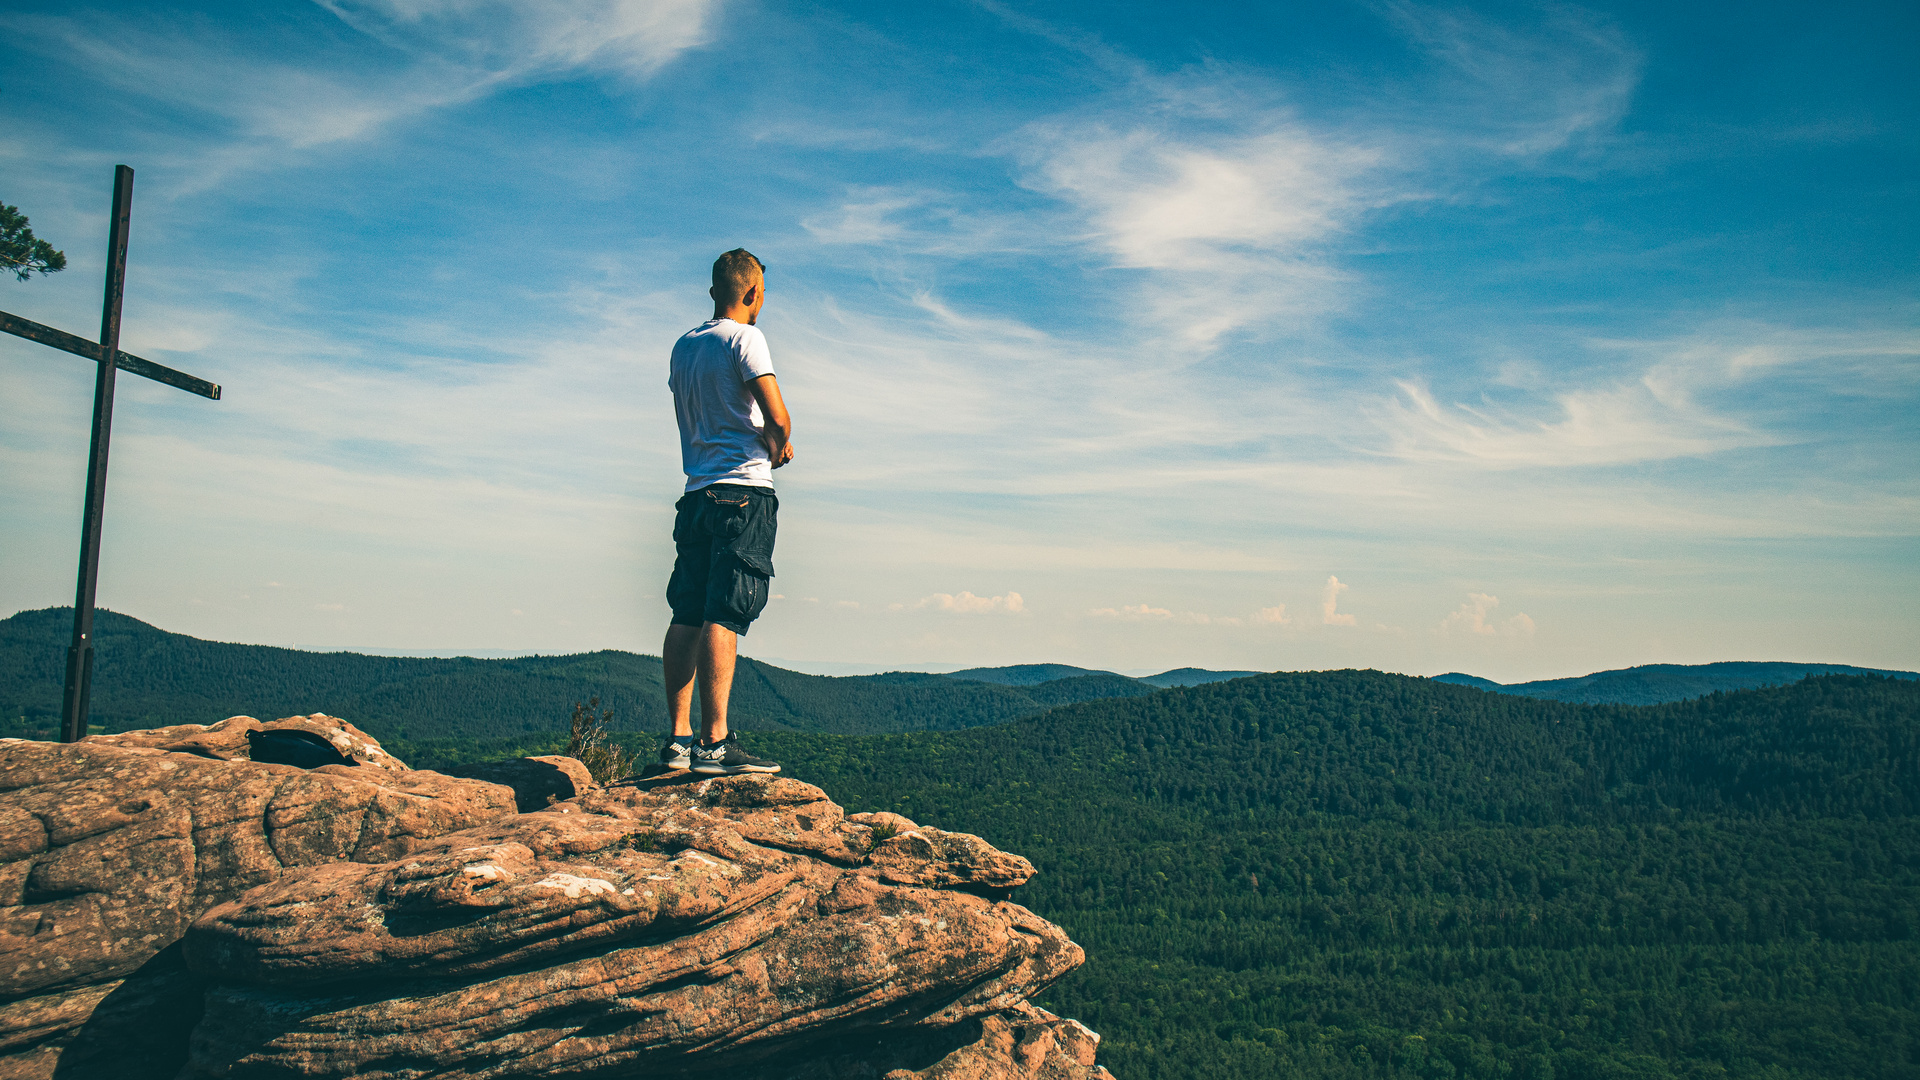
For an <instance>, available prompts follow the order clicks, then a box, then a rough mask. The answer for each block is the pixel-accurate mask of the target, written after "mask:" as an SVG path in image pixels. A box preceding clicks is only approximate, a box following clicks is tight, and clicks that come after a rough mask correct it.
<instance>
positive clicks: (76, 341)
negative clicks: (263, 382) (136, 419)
mask: <svg viewBox="0 0 1920 1080" xmlns="http://www.w3.org/2000/svg"><path fill="white" fill-rule="evenodd" d="M0 330H4V331H6V332H7V333H9V334H12V335H14V336H15V337H23V338H26V339H27V340H28V341H37V342H39V343H40V344H42V345H51V346H53V347H54V348H56V349H61V350H63V351H66V352H70V353H72V354H74V355H75V356H84V357H86V358H87V359H89V360H92V361H93V362H94V363H99V362H100V357H101V356H103V355H104V354H105V353H106V349H105V348H103V347H102V346H101V345H100V344H99V343H97V342H92V341H88V340H87V339H86V338H83V337H75V336H73V335H72V334H69V333H67V332H66V331H65V330H55V329H54V328H53V327H51V326H47V325H45V324H43V323H37V322H34V321H33V320H32V319H23V318H21V317H20V316H18V315H9V314H7V313H6V312H4V311H0ZM113 366H114V367H117V368H119V369H120V370H121V371H131V372H132V373H134V374H135V375H139V376H142V377H144V378H148V379H152V380H153V381H154V382H163V383H166V384H167V385H168V386H177V387H179V388H180V389H182V390H185V391H186V392H187V393H189V394H199V395H200V396H201V397H203V398H212V399H213V400H215V401H219V400H220V384H219V383H210V382H208V381H207V380H205V379H200V378H195V377H194V376H192V375H189V374H187V373H186V372H184V371H175V370H173V369H172V368H170V367H168V366H166V365H165V364H156V363H154V362H153V361H151V360H143V359H141V358H140V357H138V356H135V355H133V354H132V353H130V352H121V351H120V350H119V349H115V350H114V351H113Z"/></svg>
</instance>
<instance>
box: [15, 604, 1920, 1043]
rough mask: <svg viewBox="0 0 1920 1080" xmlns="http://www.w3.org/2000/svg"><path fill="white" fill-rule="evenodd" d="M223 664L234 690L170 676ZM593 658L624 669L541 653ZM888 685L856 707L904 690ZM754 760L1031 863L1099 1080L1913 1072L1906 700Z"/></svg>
mask: <svg viewBox="0 0 1920 1080" xmlns="http://www.w3.org/2000/svg"><path fill="white" fill-rule="evenodd" d="M28 614H32V613H28ZM19 618H20V617H18V616H16V619H14V620H6V621H5V622H4V623H0V628H4V627H9V626H12V625H14V624H15V623H16V622H17V621H18V620H19ZM110 622H111V620H103V623H102V627H103V630H104V629H108V628H109V623H110ZM128 623H133V620H125V621H124V622H120V623H113V624H112V626H111V629H112V631H113V632H116V633H118V632H125V633H128V634H129V635H130V638H129V640H128V641H126V642H122V643H121V644H120V645H119V646H118V647H119V648H120V649H121V653H120V659H119V660H117V661H116V666H120V665H122V664H129V661H130V660H131V656H130V653H131V652H133V651H135V650H131V649H129V648H128V645H129V644H139V643H141V642H144V643H146V644H147V645H151V646H153V648H152V650H150V651H148V652H143V653H141V657H142V658H141V659H140V661H139V662H138V663H132V664H129V666H131V667H132V668H134V669H135V670H138V671H139V672H141V673H142V674H141V675H140V677H139V679H138V680H135V679H131V678H130V679H129V680H128V681H127V682H126V683H125V684H122V685H121V686H119V688H118V689H116V690H115V691H114V692H115V693H126V694H128V695H130V696H129V697H127V698H125V699H124V700H125V701H126V702H129V703H134V704H138V703H141V702H158V703H165V702H169V701H175V702H177V701H178V700H180V699H177V698H170V697H169V696H168V695H172V694H187V693H189V692H193V693H204V692H205V691H206V689H207V687H208V686H209V685H210V684H209V683H208V682H207V680H209V679H215V678H218V679H241V680H242V683H238V684H230V685H246V686H249V687H253V688H254V690H255V691H256V692H259V693H262V694H266V693H269V692H274V687H275V686H276V685H278V686H280V687H281V689H282V690H284V688H285V687H287V686H294V687H301V688H304V689H303V691H302V692H309V691H316V690H323V689H324V684H322V683H320V682H316V681H314V680H319V679H321V678H322V677H323V676H322V675H318V674H314V672H323V673H324V672H325V671H326V670H329V669H327V668H325V666H324V665H317V666H315V665H316V662H315V661H314V660H313V659H312V658H313V657H315V654H306V653H294V652H292V651H290V650H264V649H256V648H255V647H246V646H223V647H221V648H224V649H230V650H245V651H244V652H233V653H220V652H196V651H194V650H196V649H198V648H199V646H210V645H211V644H212V643H204V642H201V643H195V642H194V639H191V638H180V637H179V636H178V635H162V637H161V638H160V639H157V640H156V639H149V638H147V637H144V636H143V635H144V633H145V631H143V630H141V629H140V628H141V627H144V624H137V623H135V624H134V625H133V626H132V627H128V626H127V624H128ZM146 630H151V628H146ZM12 633H13V632H12V631H11V630H9V631H7V632H6V633H0V678H7V679H15V682H14V683H3V682H0V689H6V688H7V687H13V688H15V689H13V690H8V692H9V693H17V692H18V689H17V688H18V687H19V686H22V685H30V686H40V685H43V684H44V683H45V682H46V681H47V677H46V676H45V674H44V673H42V674H41V675H39V676H35V677H34V678H32V679H27V680H25V681H24V682H22V681H21V680H20V679H19V677H18V674H17V673H13V674H9V673H8V672H9V671H10V670H11V667H12V665H15V664H17V663H19V662H20V657H21V656H22V655H24V654H21V653H9V652H7V651H6V650H8V649H12V648H15V647H20V648H26V647H27V646H25V645H20V644H19V643H20V640H21V638H20V635H18V634H14V635H13V636H11V637H9V636H7V635H8V634H12ZM153 633H154V634H160V633H161V632H159V631H153ZM27 636H29V637H31V636H34V635H27ZM56 636H57V635H56ZM174 639H178V640H174ZM9 642H12V644H9ZM32 648H33V649H34V650H38V651H44V650H43V648H42V646H41V645H33V646H32ZM105 648H106V643H104V642H103V654H104V650H105ZM176 649H178V650H185V651H182V652H176V651H172V650H176ZM274 656H285V657H288V658H290V659H291V662H292V664H291V666H290V667H289V668H288V670H286V671H284V672H280V673H278V674H276V671H275V669H274V665H273V663H272V662H271V661H272V658H273V657H274ZM243 657H250V658H252V659H250V660H247V661H246V663H248V664H254V665H256V666H254V667H244V668H235V669H233V670H218V669H213V668H206V667H203V668H201V669H195V668H194V667H193V665H194V664H202V665H209V664H213V663H215V662H216V661H217V662H218V663H228V662H238V659H237V658H243ZM618 657H630V658H631V660H643V659H647V658H637V657H631V654H593V655H592V656H589V657H571V658H559V660H564V661H567V662H568V663H582V664H585V663H590V662H605V663H608V664H611V663H612V662H613V661H612V659H610V658H618ZM36 662H38V661H36ZM342 662H351V663H353V664H360V663H362V662H365V663H372V664H380V663H384V662H386V658H379V657H354V658H351V660H350V661H342ZM423 663H429V662H423ZM430 663H434V664H442V665H448V666H447V667H444V668H438V669H434V670H435V674H433V675H432V676H430V678H433V679H443V680H446V681H445V682H444V683H443V684H433V685H444V686H452V687H468V688H469V689H464V690H462V693H468V692H472V693H475V695H476V696H475V697H473V698H465V699H461V700H462V702H463V707H472V708H474V709H476V711H483V710H484V709H485V708H486V707H487V706H486V704H485V702H484V700H483V699H481V698H480V697H479V696H478V690H477V689H474V688H476V687H477V688H484V687H485V686H487V685H490V684H486V683H484V682H483V683H478V684H471V683H463V682H461V679H462V678H463V677H464V673H466V672H467V671H469V670H470V669H469V668H466V667H463V666H462V665H472V664H476V663H482V662H478V661H433V662H430ZM656 663H657V662H656ZM141 665H145V666H141ZM343 670H344V669H343ZM396 670H398V669H396ZM408 670H418V669H408ZM491 670H507V669H498V668H496V669H491ZM532 670H534V671H535V673H540V669H537V668H536V669H532ZM771 670H773V671H776V672H777V671H778V670H779V669H771ZM170 671H172V674H171V675H170V674H169V672H170ZM593 671H594V669H591V668H583V669H581V670H580V671H571V672H570V671H566V670H557V671H556V670H551V669H549V670H548V672H547V674H550V675H552V677H553V678H554V680H555V681H554V684H553V686H552V688H551V690H550V692H551V693H553V694H556V695H558V698H559V699H573V700H577V699H579V698H580V697H584V696H585V692H586V691H587V690H588V689H590V687H589V686H586V685H582V681H583V680H581V676H582V675H583V674H592V673H593ZM787 674H789V675H792V674H793V673H787ZM655 677H656V678H657V671H656V675H655ZM798 678H800V679H807V678H811V677H808V676H798ZM890 678H895V677H890V676H879V677H875V678H874V680H872V681H870V682H869V683H866V684H862V685H870V686H873V687H875V688H884V687H886V686H888V685H905V686H907V687H909V688H911V687H913V686H914V685H915V683H914V680H913V679H907V680H905V681H903V682H896V683H893V684H889V683H888V682H887V680H888V679H890ZM914 678H915V679H934V678H938V677H937V676H916V677H914ZM302 679H305V680H309V681H308V682H306V683H302V682H301V680H302ZM568 679H574V680H575V681H573V682H568V681H567V680H568ZM246 680H252V681H246ZM276 680H279V682H278V683H276ZM405 682H406V681H405V680H401V685H404V684H405ZM846 682H852V680H830V681H829V682H828V683H827V685H829V686H831V685H835V684H839V683H846ZM949 682H951V680H949ZM53 684H54V685H55V686H56V687H57V672H55V673H54V675H53ZM433 685H430V686H428V687H426V688H424V689H419V690H417V691H415V692H417V693H418V694H419V695H420V696H421V699H425V698H428V697H430V696H431V693H432V690H433ZM493 685H496V688H497V689H498V691H499V692H500V693H501V694H503V695H512V694H515V693H518V692H522V691H523V690H524V686H525V685H526V683H524V682H522V683H520V684H519V686H520V687H521V690H516V689H514V684H512V683H506V682H503V683H499V684H493ZM960 685H971V686H973V687H975V688H977V689H979V690H981V691H999V690H1010V689H1016V688H1007V687H993V686H989V685H988V684H981V683H974V684H960ZM1042 685H1045V684H1042ZM1028 689H1031V688H1028ZM636 692H637V691H636ZM873 692H874V693H880V692H882V691H881V690H880V689H875V690H874V691H873ZM142 695H146V696H144V697H143V696H142ZM5 700H17V698H6V699H5ZM392 700H400V699H399V698H394V699H392ZM882 700H885V699H882ZM166 707H167V708H176V707H178V706H177V704H169V705H166ZM207 707H209V708H212V713H213V714H221V715H223V714H225V713H226V712H228V711H232V710H231V709H229V708H225V707H218V706H217V703H215V702H213V701H211V700H209V701H208V702H207ZM860 707H861V706H858V705H853V706H849V712H848V713H847V714H846V715H849V716H852V715H857V710H858V708H860ZM260 711H261V712H264V713H266V714H269V715H272V714H274V713H275V712H276V710H274V709H262V710H260ZM333 711H338V712H346V711H347V710H345V709H335V710H333ZM123 715H124V716H128V717H130V716H132V715H133V712H132V711H128V712H126V713H123ZM402 715H404V714H402ZM786 715H799V714H798V713H797V712H796V711H794V710H792V709H791V708H790V709H789V712H788V714H786ZM196 718H197V717H196ZM356 719H357V718H356ZM26 722H27V721H26V718H25V717H24V716H23V715H20V716H17V718H16V723H17V724H20V725H24V724H25V723H26ZM369 726H371V725H369ZM557 727H558V720H556V721H555V722H554V723H553V724H552V725H550V727H549V728H548V729H547V730H545V731H542V730H537V729H535V728H527V729H525V730H519V731H507V732H503V733H494V732H490V731H488V730H486V729H485V728H484V727H482V726H480V725H476V726H475V729H474V730H473V731H472V732H471V733H468V734H459V733H448V729H446V728H441V729H436V730H435V731H433V732H430V733H428V734H429V735H430V736H431V737H427V738H420V737H413V736H412V735H411V733H408V734H399V733H395V734H393V735H392V736H391V737H390V738H389V741H388V746H389V748H390V749H392V750H394V751H395V752H396V753H398V754H399V756H401V757H402V758H403V759H405V760H408V761H410V762H412V763H413V764H414V765H416V766H424V767H435V766H446V765H449V764H452V763H454V762H458V761H464V760H479V759H484V758H490V757H499V756H507V755H511V754H517V753H527V752H551V751H552V750H555V749H557V748H558V746H557V745H556V744H557V743H558V742H559V741H560V740H562V739H563V736H562V735H561V734H560V733H559V732H558V731H557V730H555V729H557ZM482 736H485V737H482ZM624 738H625V740H626V741H627V743H628V745H629V747H630V748H631V749H633V750H634V751H636V752H638V753H639V754H641V755H643V756H644V755H647V754H650V752H651V750H652V749H653V747H652V743H651V739H650V737H649V736H648V735H646V734H632V735H627V736H624ZM753 740H754V748H755V749H756V750H758V751H761V752H765V753H767V754H770V755H771V756H773V757H775V758H777V759H779V760H781V761H782V762H784V763H785V765H786V772H787V774H788V775H791V776H794V777H797V778H799V779H803V780H807V781H810V782H813V783H817V784H820V785H821V786H823V787H824V788H825V789H826V790H827V791H828V793H829V794H831V795H832V796H833V797H834V798H835V799H836V800H838V801H840V802H841V803H843V804H844V805H846V806H848V807H849V808H850V809H892V810H896V811H898V812H901V813H904V814H906V815H908V816H909V817H912V818H914V819H916V820H918V821H920V822H922V823H924V824H929V825H936V826H939V827H942V828H948V829H957V830H961V831H967V832H974V833H978V834H980V835H982V836H985V837H986V838H987V839H988V840H990V841H992V842H993V843H995V844H996V845H998V846H1001V847H1003V848H1006V849H1007V850H1010V851H1016V852H1020V853H1021V854H1024V855H1027V856H1028V857H1030V858H1032V859H1033V860H1034V862H1035V864H1036V865H1037V866H1038V867H1039V870H1040V874H1039V876H1038V877H1036V878H1035V879H1034V881H1033V882H1031V883H1030V884H1029V885H1027V886H1024V887H1023V888H1022V889H1020V890H1019V891H1018V893H1017V894H1016V896H1015V899H1016V900H1017V901H1018V902H1021V903H1024V904H1027V905H1028V906H1030V907H1032V908H1034V909H1035V910H1036V911H1038V912H1040V913H1041V914H1043V915H1045V916H1046V917H1048V918H1051V919H1053V920H1055V921H1057V922H1059V923H1060V924H1061V925H1063V926H1065V927H1066V928H1067V929H1068V931H1069V932H1070V933H1071V934H1072V935H1073V937H1074V939H1075V940H1077V941H1079V942H1080V943H1082V944H1083V945H1084V946H1086V948H1087V950H1088V956H1089V959H1088V963H1087V964H1086V966H1085V967H1083V968H1082V969H1080V970H1079V971H1077V972H1075V973H1074V974H1072V975H1070V976H1068V977H1067V978H1066V979H1064V980H1062V981H1061V982H1060V983H1059V984H1057V985H1055V986H1054V987H1052V988H1051V989H1050V990H1048V991H1047V992H1046V993H1045V994H1043V995H1042V997H1041V1002H1042V1004H1044V1005H1046V1006H1047V1007H1048V1008H1051V1009H1054V1010H1055V1011H1057V1012H1059V1013H1061V1014H1063V1015H1068V1016H1076V1017H1078V1018H1080V1019H1082V1020H1084V1021H1086V1022H1087V1023H1088V1024H1089V1025H1090V1026H1092V1027H1093V1028H1095V1029H1096V1030H1098V1031H1100V1032H1102V1033H1103V1034H1104V1035H1105V1036H1106V1042H1105V1043H1104V1044H1103V1050H1102V1054H1103V1061H1104V1062H1105V1063H1106V1064H1108V1065H1109V1066H1110V1067H1112V1068H1113V1069H1114V1070H1115V1072H1116V1074H1117V1075H1118V1076H1120V1077H1122V1078H1123V1080H1161V1078H1166V1080H1174V1078H1179V1080H1213V1078H1216V1077H1218V1078H1225V1077H1265V1076H1302V1077H1328V1078H1332V1077H1422V1078H1453V1077H1469V1078H1491V1080H1537V1078H1545V1077H1554V1078H1559V1080H1567V1078H1574V1080H1585V1078H1612V1077H1649V1078H1650V1077H1741V1078H1754V1080H1762V1078H1764V1080H1802V1078H1807V1080H1811V1078H1814V1077H1835V1076H1844V1077H1861V1078H1869V1080H1880V1078H1916V1077H1920V1035H1917V1034H1916V1033H1920V942H1917V941H1916V934H1917V933H1920V828H1917V827H1916V826H1920V820H1917V819H1916V810H1917V809H1920V684H1916V683H1914V682H1912V681H1895V680H1890V679H1880V678H1872V677H1858V676H1827V677H1820V678H1813V679H1808V680H1806V681H1804V682H1801V683H1797V684H1795V685H1792V686H1786V687H1778V688H1772V689H1762V690H1753V691H1743V692H1738V693H1725V694H1714V695H1710V696H1707V697H1704V698H1699V699H1696V700H1692V701H1686V702H1679V703H1673V704H1666V705H1658V706H1649V707H1634V706H1590V705H1574V704H1565V703H1559V702H1552V701H1541V700H1534V699H1530V698H1525V697H1516V696H1510V695H1502V694H1495V693H1487V692H1483V691H1480V690H1476V689H1472V688H1468V687H1461V686H1452V685H1447V684H1443V683H1439V682H1436V681H1433V680H1427V679H1416V678H1408V677H1405V676H1397V675H1387V674H1382V673H1379V672H1361V671H1345V672H1311V673H1286V674H1275V675H1265V676H1259V677H1253V678H1245V679H1239V680H1235V681H1231V682H1224V683H1213V684H1209V685H1204V686H1194V687H1190V688H1183V689H1169V690H1164V691H1159V692H1155V693H1151V694H1142V695H1137V696H1133V697H1128V698H1108V699H1102V700H1096V701H1089V702H1083V703H1079V704H1066V705H1061V706H1058V707H1054V708H1051V709H1049V710H1046V711H1043V712H1034V713H1032V714H1031V715H1027V716H1025V717H1023V718H1021V719H1018V720H1016V721H1014V722H1011V723H998V724H993V725H992V726H980V727H972V728H967V729H964V730H947V731H923V732H912V733H904V734H903V733H895V734H881V735H871V736H850V735H845V734H832V733H823V732H818V731H815V732H805V731H790V730H787V731H782V730H762V731H759V732H757V733H755V734H754V736H753Z"/></svg>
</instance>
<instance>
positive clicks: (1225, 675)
mask: <svg viewBox="0 0 1920 1080" xmlns="http://www.w3.org/2000/svg"><path fill="white" fill-rule="evenodd" d="M1265 674H1267V673H1266V672H1264V671H1213V670H1210V669H1208V668H1197V667H1183V668H1174V669H1173V670H1171V671H1163V672H1161V673H1160V674H1158V675H1143V676H1141V677H1139V678H1137V679H1134V678H1129V677H1128V676H1126V675H1121V674H1119V673H1118V672H1113V671H1096V670H1093V669H1091V668H1083V667H1074V666H1073V665H1072V664H1010V665H1008V666H1006V667H978V668H967V669H966V670H964V671H949V672H947V673H946V675H947V678H949V679H960V680H962V681H964V682H986V683H997V684H999V685H1001V686H1035V685H1038V684H1040V683H1044V682H1053V681H1056V680H1059V679H1070V678H1086V677H1088V676H1094V675H1099V676H1105V677H1108V678H1114V679H1128V681H1130V682H1140V683H1146V684H1147V685H1148V686H1155V687H1159V688H1160V689H1162V690H1164V689H1166V688H1167V687H1170V686H1202V685H1204V684H1206V683H1216V682H1225V681H1227V680H1228V679H1239V678H1244V677H1245V676H1248V675H1265ZM1116 696H1121V695H1116Z"/></svg>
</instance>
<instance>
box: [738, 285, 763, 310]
mask: <svg viewBox="0 0 1920 1080" xmlns="http://www.w3.org/2000/svg"><path fill="white" fill-rule="evenodd" d="M759 295H760V283H759V282H757V281H756V282H754V283H753V284H751V285H749V286H747V291H746V293H745V294H744V295H743V296H741V297H740V303H741V305H742V306H744V307H752V306H753V298H754V297H756V296H759Z"/></svg>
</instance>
